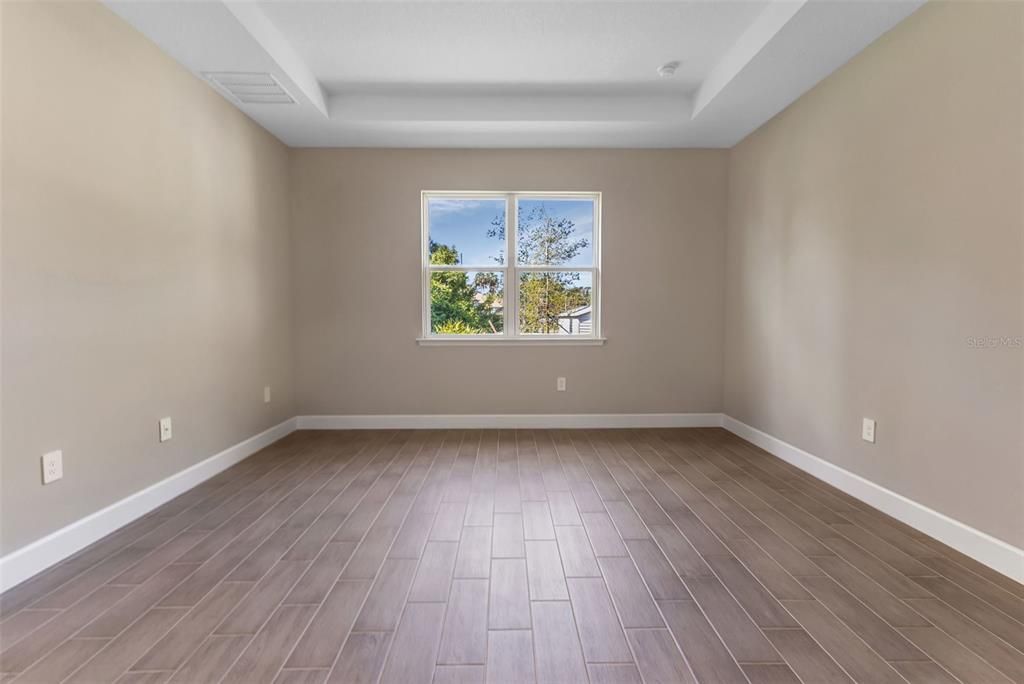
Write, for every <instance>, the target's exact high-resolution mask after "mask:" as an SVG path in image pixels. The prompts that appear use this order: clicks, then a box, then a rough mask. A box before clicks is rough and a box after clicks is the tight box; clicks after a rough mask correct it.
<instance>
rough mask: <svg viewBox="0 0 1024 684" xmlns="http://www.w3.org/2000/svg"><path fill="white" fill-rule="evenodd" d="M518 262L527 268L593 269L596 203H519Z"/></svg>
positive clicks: (526, 200) (539, 200)
mask: <svg viewBox="0 0 1024 684" xmlns="http://www.w3.org/2000/svg"><path fill="white" fill-rule="evenodd" d="M517 201H518V204H517V211H518V214H519V230H518V231H517V233H516V253H517V258H518V263H519V264H521V265H524V266H531V265H532V266H563V265H564V266H593V265H594V200H592V199H551V198H532V199H531V198H524V199H520V200H517Z"/></svg>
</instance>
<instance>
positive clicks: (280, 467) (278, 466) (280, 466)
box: [0, 445, 302, 614]
mask: <svg viewBox="0 0 1024 684" xmlns="http://www.w3.org/2000/svg"><path fill="white" fill-rule="evenodd" d="M300 447H302V445H298V446H297V448H300ZM267 460H268V461H269V460H270V459H269V458H268V459H267ZM242 463H245V461H242V462H240V463H238V464H235V466H232V468H234V467H236V466H237V465H241V464H242ZM285 465H286V464H284V463H278V464H276V465H274V466H272V467H271V468H270V469H269V470H268V471H267V472H265V473H263V475H261V477H260V479H262V477H265V476H268V475H270V474H271V473H273V472H276V471H278V470H282V471H283V470H284V469H285ZM229 470H231V468H229V469H226V470H224V471H221V472H220V473H218V474H217V475H215V476H214V478H216V477H219V476H221V475H223V474H224V473H226V472H228V471H229ZM210 479H211V480H212V479H213V478H210ZM206 482H209V480H207V481H206ZM206 482H201V483H199V484H198V485H196V487H201V486H202V485H203V484H205V483H206ZM230 484H231V483H230V482H225V483H224V484H223V485H221V486H220V487H218V488H217V489H215V490H214V492H211V493H215V492H217V491H220V490H221V489H224V488H226V487H228V486H230ZM194 489H195V488H193V489H190V490H188V491H185V492H182V493H181V494H179V495H178V497H175V499H177V498H179V497H181V496H186V495H187V494H189V493H190V492H192V491H193V490H194ZM239 491H240V490H239ZM239 491H236V492H235V493H234V494H232V496H235V495H236V494H238V493H239ZM206 498H207V497H204V499H203V500H201V501H197V502H196V503H194V504H193V505H191V506H189V507H187V508H186V509H184V510H182V511H181V512H179V513H178V514H176V515H173V516H171V517H169V518H168V519H167V520H165V521H163V522H162V523H161V524H160V525H157V527H155V528H153V529H152V530H148V531H146V532H144V533H143V534H141V535H139V536H138V537H136V538H133V539H130V540H128V541H125V542H124V544H123V545H120V546H118V547H117V548H116V549H114V550H112V551H111V552H110V553H109V554H107V555H105V556H102V557H101V558H100V559H98V560H97V561H96V562H95V563H94V564H92V565H89V566H87V567H85V568H83V569H82V570H80V571H79V572H77V573H75V574H74V575H73V576H71V577H70V578H68V580H66V581H65V582H62V583H61V584H59V585H57V586H55V587H53V588H52V589H51V590H49V591H47V592H45V593H44V594H41V595H39V596H36V597H35V598H33V599H32V601H30V602H29V603H27V604H26V605H25V606H24V607H22V608H19V609H18V611H16V612H15V614H16V613H17V612H20V611H21V610H29V609H33V606H34V605H35V604H37V603H39V602H40V601H42V600H43V599H45V598H47V597H48V596H50V595H51V594H53V593H55V592H57V591H59V590H61V589H62V588H64V587H65V586H66V585H67V584H68V583H70V582H73V581H74V580H76V579H78V578H79V577H80V576H82V575H83V574H84V573H86V572H89V571H90V570H92V569H94V568H96V567H98V566H99V565H100V564H101V563H104V562H106V561H107V560H109V559H111V558H113V557H114V556H115V555H117V554H119V553H121V552H123V551H125V550H127V549H128V548H130V547H131V546H133V545H135V544H137V543H138V542H140V541H142V540H143V539H145V538H146V537H147V536H149V535H150V534H153V533H155V532H157V531H158V530H159V529H160V528H161V527H163V526H164V525H166V524H169V523H172V522H174V521H175V520H176V519H178V518H179V517H181V516H183V515H185V514H186V513H188V511H190V510H192V509H193V508H195V507H197V506H199V505H201V504H203V503H204V502H205V501H206ZM175 499H171V500H170V501H167V502H165V503H164V504H162V506H166V505H168V504H170V503H173V502H174V500H175ZM224 503H227V501H225V502H224ZM221 505H223V503H222V504H221ZM219 507H220V506H218V508H219ZM159 508H160V507H159V506H158V507H157V508H155V509H153V510H152V511H149V512H148V513H146V514H145V515H144V516H141V517H140V518H138V519H136V520H133V521H132V522H130V523H128V524H127V525H125V526H124V527H121V528H119V529H117V530H114V531H113V532H111V533H110V534H109V535H106V537H104V538H103V539H98V540H96V541H95V542H93V543H92V544H90V545H89V546H86V547H85V548H83V549H81V550H80V551H79V552H77V553H76V554H74V555H72V556H70V557H69V558H66V559H64V560H62V561H61V562H60V563H58V564H57V565H55V566H54V567H53V568H50V569H47V570H45V571H43V573H40V574H39V575H36V576H35V577H31V578H29V579H28V580H26V583H27V582H31V581H33V580H35V579H37V578H42V577H43V576H45V574H47V573H49V572H51V571H53V570H57V569H58V568H59V567H61V566H62V565H64V564H65V563H68V562H71V561H73V560H74V559H75V558H76V557H78V556H79V555H80V554H84V553H86V552H88V550H89V549H90V548H93V547H95V546H97V545H99V544H102V543H103V542H104V540H105V539H107V538H109V537H111V536H113V535H116V534H118V533H120V532H122V531H123V530H125V529H127V528H128V527H130V526H131V525H133V524H135V523H137V522H139V521H141V520H143V519H144V518H146V517H147V516H150V515H152V514H153V513H155V512H156V511H157V510H159ZM212 512H213V511H210V513H212ZM204 517H205V516H204ZM197 522H198V521H197ZM189 527H191V526H189ZM186 529H188V528H186ZM183 531H184V530H183ZM161 546H162V545H161ZM159 548H160V547H159V546H158V547H156V548H154V549H153V551H156V550H157V549H159ZM141 560H143V559H140V562H141ZM21 586H22V585H18V586H16V587H12V588H11V589H9V590H8V591H7V592H4V594H3V595H8V594H9V593H10V592H12V591H14V590H17V589H18V588H19V587H21ZM101 586H102V585H101ZM3 595H0V597H2V596H3ZM69 607H70V606H69ZM62 610H67V609H66V608H65V609H62Z"/></svg>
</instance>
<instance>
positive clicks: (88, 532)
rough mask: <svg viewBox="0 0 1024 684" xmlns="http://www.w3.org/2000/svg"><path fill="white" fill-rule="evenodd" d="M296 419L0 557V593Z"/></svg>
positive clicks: (278, 434) (285, 430)
mask: <svg viewBox="0 0 1024 684" xmlns="http://www.w3.org/2000/svg"><path fill="white" fill-rule="evenodd" d="M296 422H297V421H296V420H295V418H289V419H288V420H286V421H284V422H282V423H279V424H277V425H275V426H274V427H272V428H269V429H267V430H264V431H263V432H261V433H259V434H258V435H254V436H252V437H250V438H248V439H246V440H243V441H241V442H239V443H238V444H235V445H234V446H230V447H228V448H227V449H225V450H224V451H221V452H220V453H218V454H215V455H213V456H211V457H210V458H207V459H206V460H204V461H200V462H199V463H196V464H195V465H193V466H189V467H188V468H186V469H185V470H182V471H181V472H178V473H175V474H174V475H171V476H170V477H168V478H166V479H164V480H161V481H160V482H157V483H156V484H154V485H151V486H149V487H146V488H145V489H143V490H141V491H139V492H136V493H135V494H132V495H131V496H128V497H125V498H124V499H121V500H120V501H118V502H117V503H113V504H111V505H109V506H107V507H106V508H104V509H102V510H99V511H96V512H95V513H92V514H90V515H87V516H86V517H84V518H82V519H81V520H78V521H76V522H73V523H71V524H70V525H68V526H67V527H63V528H61V529H59V530H57V531H56V532H54V533H52V534H49V535H47V536H45V537H43V538H42V539H39V540H37V541H34V542H32V543H31V544H28V545H27V546H23V547H21V548H20V549H18V550H16V551H12V552H11V553H9V554H7V555H6V556H4V557H3V558H0V592H2V591H6V590H7V589H10V588H11V587H13V586H15V585H17V584H20V583H21V582H23V581H25V580H26V579H28V578H30V577H32V576H33V575H35V574H37V573H39V572H42V571H43V570H45V569H46V568H48V567H50V566H51V565H54V564H55V563H58V562H60V561H62V560H64V559H65V558H67V557H68V556H70V555H71V554H73V553H75V552H76V551H78V550H80V549H82V548H84V547H86V546H88V545H89V544H92V543H93V542H94V541H96V540H98V539H101V538H102V537H105V536H106V535H108V534H110V533H111V532H113V531H114V530H116V529H118V528H120V527H123V526H124V525H127V524H128V523H130V522H132V521H133V520H136V519H137V518H139V517H141V516H143V515H145V514H146V513H148V512H149V511H151V510H153V509H154V508H156V507H157V506H159V505H161V504H164V503H166V502H168V501H170V500H171V499H173V498H174V497H176V496H178V495H179V494H182V493H183V492H186V491H188V490H189V489H191V488H192V487H195V486H196V485H197V484H199V483H201V482H203V481H205V480H208V479H210V478H211V477H213V476H214V475H216V474H217V473H219V472H221V471H222V470H226V469H227V468H228V467H230V466H233V465H234V464H236V463H238V462H239V461H241V460H243V459H245V458H246V457H247V456H251V455H252V454H254V453H256V452H257V451H259V450H260V449H262V448H263V447H265V446H267V445H269V444H271V443H273V442H276V441H277V440H279V439H281V438H282V437H284V436H285V435H287V434H289V433H291V432H293V431H294V430H295V427H296Z"/></svg>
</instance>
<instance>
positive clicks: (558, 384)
mask: <svg viewBox="0 0 1024 684" xmlns="http://www.w3.org/2000/svg"><path fill="white" fill-rule="evenodd" d="M555 387H556V388H557V389H558V391H559V392H564V391H565V378H558V381H557V382H556V383H555Z"/></svg>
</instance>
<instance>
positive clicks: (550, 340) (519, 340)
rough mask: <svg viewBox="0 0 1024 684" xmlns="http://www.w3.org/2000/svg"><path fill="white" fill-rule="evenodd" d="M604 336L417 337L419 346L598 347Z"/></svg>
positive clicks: (603, 340) (603, 341) (601, 343)
mask: <svg viewBox="0 0 1024 684" xmlns="http://www.w3.org/2000/svg"><path fill="white" fill-rule="evenodd" d="M604 343H605V338H604V337H572V336H569V335H564V336H559V337H504V336H498V335H495V336H493V337H486V336H483V335H479V336H477V335H466V336H465V337H417V338H416V344H418V345H420V346H421V347H600V346H601V345H603V344H604Z"/></svg>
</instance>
